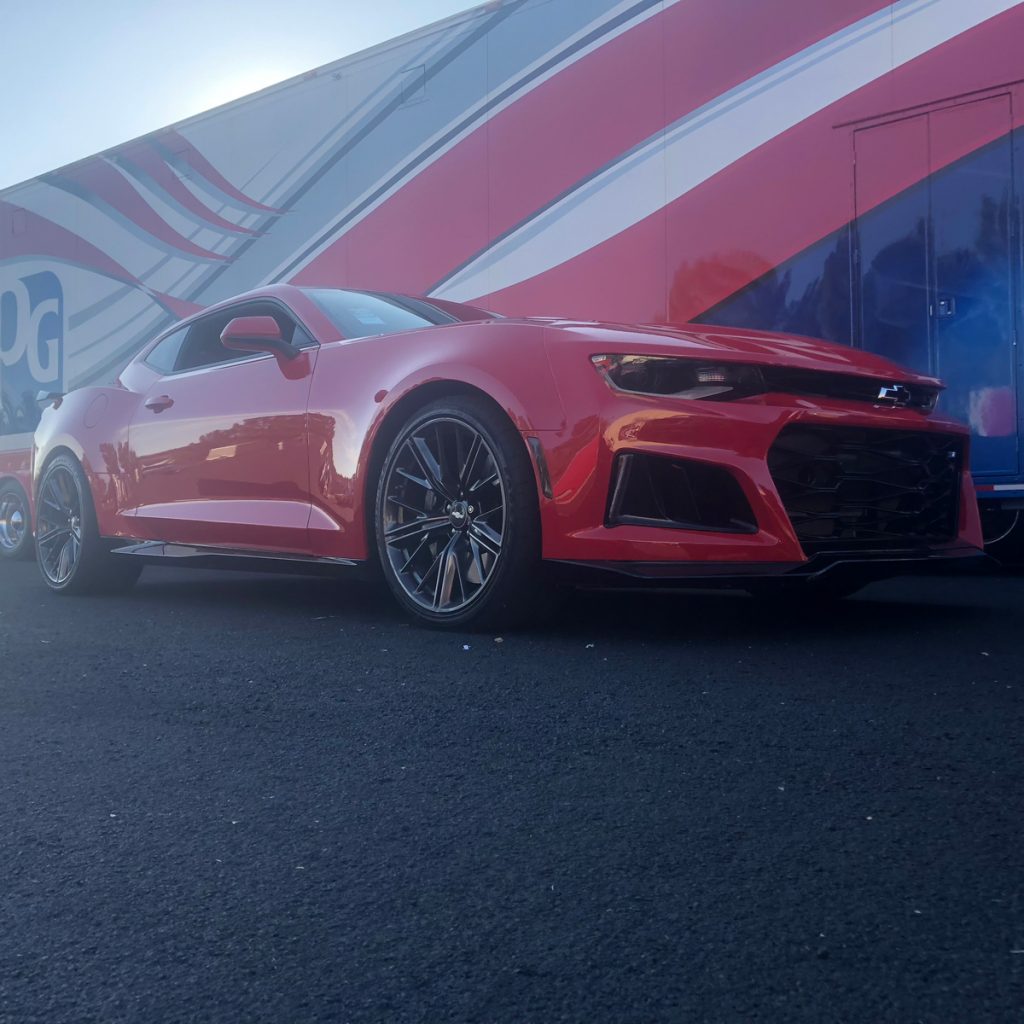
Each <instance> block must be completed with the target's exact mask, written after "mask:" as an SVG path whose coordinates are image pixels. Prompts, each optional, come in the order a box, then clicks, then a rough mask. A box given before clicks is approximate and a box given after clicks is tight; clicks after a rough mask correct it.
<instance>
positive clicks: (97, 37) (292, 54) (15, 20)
mask: <svg viewBox="0 0 1024 1024" xmlns="http://www.w3.org/2000/svg"><path fill="white" fill-rule="evenodd" d="M478 2H479V0H284V2H282V0H163V2H158V0H34V2H30V0H0V50H2V51H3V52H2V56H0V188H6V187H7V186H9V185H13V184H16V183H17V182H19V181H23V180H25V179H27V178H31V177H34V176H35V175H37V174H41V173H43V172H45V171H49V170H53V169H54V168H56V167H59V166H61V165H63V164H67V163H71V162H72V161H74V160H78V159H80V158H81V157H84V156H88V155H89V154H91V153H96V152H98V151H99V150H102V149H107V148H109V147H110V146H115V145H117V144H118V143H121V142H125V141H127V140H128V139H131V138H134V137H136V136H138V135H144V134H146V133H147V132H150V131H153V130H154V129H156V128H160V127H162V126H163V125H167V124H172V123H173V122H175V121H180V120H181V119H182V118H185V117H189V116H191V115H192V114H197V113H200V112H201V111H203V110H208V109H209V108H210V107H214V106H217V105H218V104H220V103H225V102H227V101H228V100H231V99H236V98H237V97H239V96H244V95H246V94H247V93H250V92H255V91H256V90H257V89H262V88H264V87H265V86H267V85H272V84H273V83H274V82H279V81H281V80H282V79H285V78H290V77H291V76H292V75H296V74H299V73H301V72H303V71H308V70H310V69H311V68H314V67H318V66H319V65H321V64H327V63H329V62H330V61H334V60H338V59H339V58H341V57H344V56H347V55H348V54H350V53H355V52H356V51H358V50H362V49H365V48H366V47H368V46H372V45H374V44H375V43H379V42H382V41H384V40H386V39H390V38H392V37H394V36H397V35H401V34H402V33H404V32H408V31H410V30H412V29H415V28H419V27H420V26H422V25H426V24H429V23H430V22H433V21H437V20H439V19H440V18H445V17H447V16H448V15H450V14H455V13H457V12H459V11H463V10H466V9H467V8H470V7H473V6H475V5H476V3H478Z"/></svg>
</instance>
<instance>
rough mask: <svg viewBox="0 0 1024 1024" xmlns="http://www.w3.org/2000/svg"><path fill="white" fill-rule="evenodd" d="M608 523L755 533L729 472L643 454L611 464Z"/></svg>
mask: <svg viewBox="0 0 1024 1024" xmlns="http://www.w3.org/2000/svg"><path fill="white" fill-rule="evenodd" d="M608 525H609V526H626V525H631V526H660V527H663V528H665V527H668V528H670V529H677V530H709V531H714V532H717V533H756V532H757V522H756V520H755V518H754V512H753V510H752V509H751V507H750V503H749V502H748V501H747V498H746V495H744V493H743V489H742V488H741V487H740V485H739V483H737V481H736V478H735V477H734V476H733V475H732V474H731V473H730V472H729V471H728V470H726V469H722V468H721V467H720V466H712V465H709V464H708V463H705V462H695V461H693V460H692V459H673V458H668V457H666V456H663V455H646V454H643V453H641V452H622V453H620V455H619V456H618V458H617V459H616V460H615V468H614V471H613V472H612V492H611V499H610V501H609V505H608Z"/></svg>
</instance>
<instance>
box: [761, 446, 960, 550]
mask: <svg viewBox="0 0 1024 1024" xmlns="http://www.w3.org/2000/svg"><path fill="white" fill-rule="evenodd" d="M962 465H963V442H962V440H961V439H960V438H958V437H955V436H949V435H944V434H932V433H924V432H914V431H900V430H875V429H861V428H857V427H818V426H813V427H810V426H792V427H787V428H786V429H785V430H783V431H782V432H781V433H780V434H779V437H778V439H777V440H776V442H775V444H774V445H772V448H771V451H770V452H769V454H768V468H769V470H770V471H771V474H772V479H773V480H774V481H775V486H776V488H777V489H778V492H779V496H780V497H781V498H782V503H783V505H784V506H785V508H786V512H787V513H788V515H789V518H790V521H791V522H792V524H793V528H794V530H795V531H796V535H797V537H798V538H799V540H800V543H801V545H802V546H803V549H804V551H805V552H806V553H807V554H808V555H811V554H816V553H818V552H822V551H836V550H842V549H846V548H853V549H856V548H862V547H874V548H878V549H883V550H890V549H912V548H921V547H925V546H928V545H930V544H934V543H937V542H942V541H948V540H952V539H953V538H954V537H955V536H956V534H957V528H958V517H959V506H960V474H961V469H962Z"/></svg>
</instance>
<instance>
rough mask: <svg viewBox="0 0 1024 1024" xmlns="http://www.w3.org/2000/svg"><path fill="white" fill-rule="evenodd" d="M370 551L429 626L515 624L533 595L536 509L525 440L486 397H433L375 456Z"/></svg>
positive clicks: (536, 579)
mask: <svg viewBox="0 0 1024 1024" xmlns="http://www.w3.org/2000/svg"><path fill="white" fill-rule="evenodd" d="M375 513H376V514H375V527H376V534H377V551H378V555H379V557H380V564H381V567H382V569H383V572H384V576H385V579H386V580H387V583H388V586H389V587H390V588H391V591H392V593H393V594H394V595H395V597H396V598H397V599H398V601H399V603H400V604H401V605H402V607H403V608H405V609H406V610H407V611H408V612H410V613H411V614H412V615H413V616H414V617H415V618H417V619H418V620H420V621H421V622H424V623H426V624H428V625H431V626H439V627H442V628H444V627H448V628H466V627H472V628H477V629H484V628H498V627H504V626H510V625H516V624H518V623H520V622H522V621H523V620H524V619H525V618H526V617H527V616H528V614H529V613H530V612H531V611H533V610H535V608H536V604H537V601H538V600H539V598H540V586H539V578H540V567H541V561H540V536H541V535H540V510H539V506H538V496H537V485H536V482H535V478H534V473H533V467H532V464H531V463H530V459H529V456H528V455H527V451H526V445H525V444H524V443H523V439H522V437H520V435H519V433H518V432H517V431H516V429H515V427H513V425H512V424H511V422H509V420H508V419H507V418H506V417H505V416H504V415H503V414H502V413H501V412H500V411H499V410H497V409H495V408H494V407H493V406H492V405H491V404H490V403H489V402H487V401H485V400H483V399H478V398H475V397H468V396H456V397H452V398H447V399H439V400H437V401H435V402H432V403H430V404H429V405H427V406H426V407H425V408H423V409H421V410H420V411H419V412H418V413H416V414H415V415H414V416H413V417H412V419H411V420H410V421H409V422H408V423H407V424H406V425H405V426H404V427H403V428H402V430H401V431H400V432H399V434H398V436H397V437H396V438H395V441H394V443H393V444H392V445H391V448H390V451H389V452H388V455H387V458H386V459H385V462H384V468H383V472H382V473H381V477H380V483H379V486H378V489H377V501H376V507H375Z"/></svg>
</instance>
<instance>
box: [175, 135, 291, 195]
mask: <svg viewBox="0 0 1024 1024" xmlns="http://www.w3.org/2000/svg"><path fill="white" fill-rule="evenodd" d="M156 141H157V143H158V144H159V145H162V146H164V147H166V148H167V149H168V150H169V151H170V152H171V153H173V154H177V155H179V156H183V157H184V158H185V160H186V162H187V163H188V165H189V167H191V168H192V169H193V170H195V171H198V172H199V173H200V174H201V175H202V176H203V177H204V178H205V179H206V180H207V181H208V182H209V183H210V184H211V185H213V186H214V187H215V188H217V189H219V190H220V191H221V192H223V193H224V194H225V195H226V196H231V198H232V199H237V200H238V201H239V202H240V203H243V204H244V205H245V206H251V207H252V208H253V209H254V210H265V211H266V212H267V213H280V212H281V211H280V210H279V209H277V208H275V207H273V206H264V205H263V203H258V202H257V201H256V200H255V199H251V198H250V197H249V196H247V195H246V194H245V193H244V192H242V191H241V190H239V189H237V188H235V186H234V185H232V184H231V182H230V181H228V179H227V178H225V177H224V175H223V174H221V173H220V171H218V170H217V168H216V167H214V166H213V164H211V163H210V161H209V160H207V159H206V157H205V156H203V154H202V153H200V152H199V150H198V149H196V147H195V146H193V145H192V143H191V142H189V141H188V139H186V138H185V136H184V135H181V134H180V133H179V132H176V131H174V130H168V131H165V132H161V133H160V135H159V136H158V137H157V139H156Z"/></svg>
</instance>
